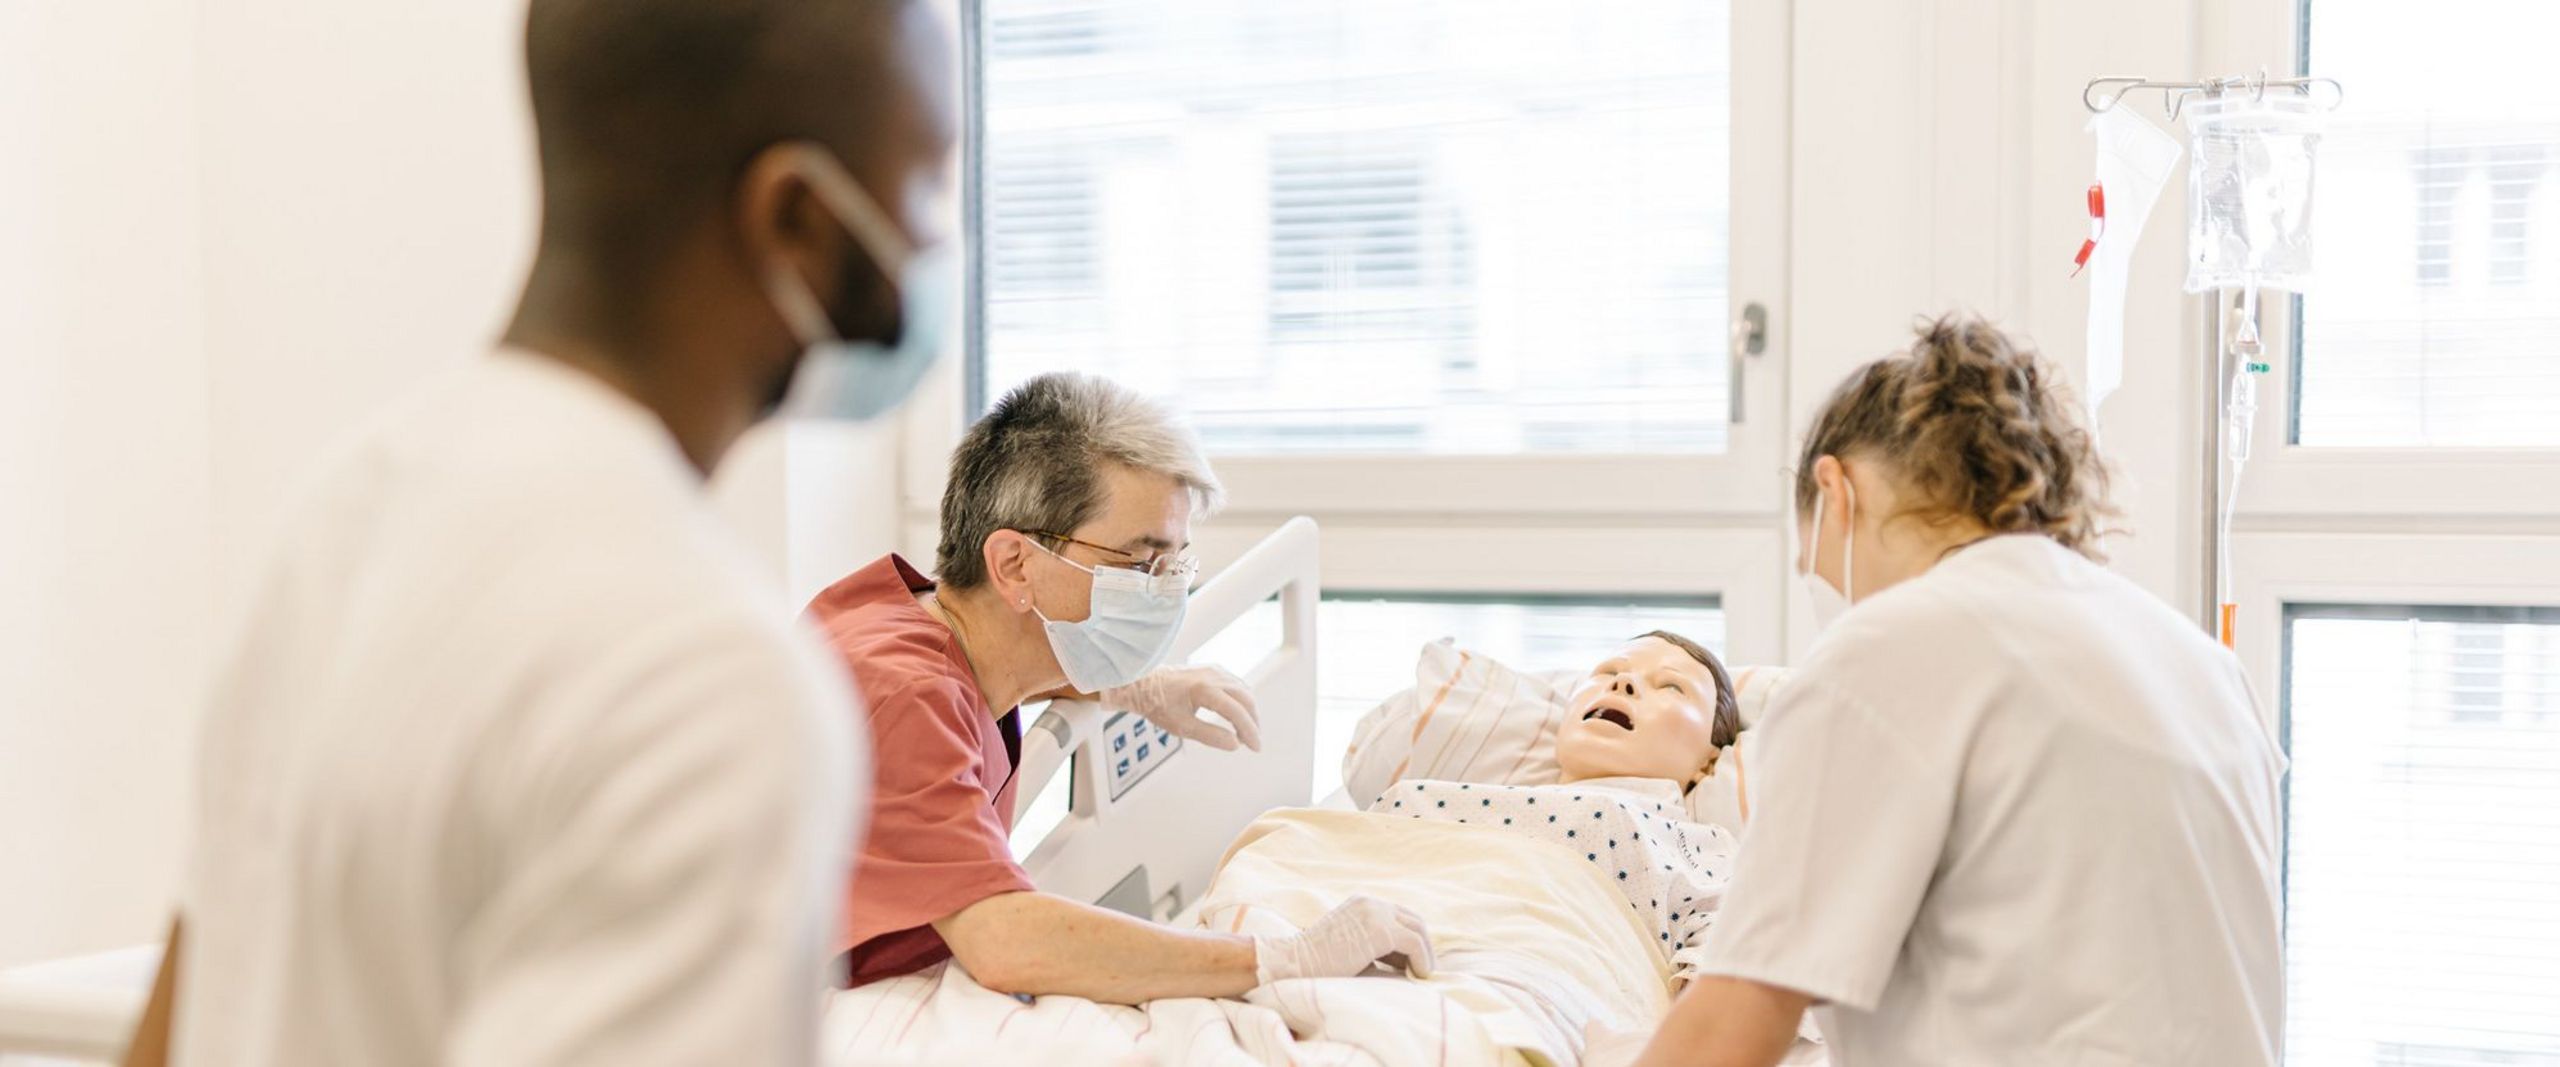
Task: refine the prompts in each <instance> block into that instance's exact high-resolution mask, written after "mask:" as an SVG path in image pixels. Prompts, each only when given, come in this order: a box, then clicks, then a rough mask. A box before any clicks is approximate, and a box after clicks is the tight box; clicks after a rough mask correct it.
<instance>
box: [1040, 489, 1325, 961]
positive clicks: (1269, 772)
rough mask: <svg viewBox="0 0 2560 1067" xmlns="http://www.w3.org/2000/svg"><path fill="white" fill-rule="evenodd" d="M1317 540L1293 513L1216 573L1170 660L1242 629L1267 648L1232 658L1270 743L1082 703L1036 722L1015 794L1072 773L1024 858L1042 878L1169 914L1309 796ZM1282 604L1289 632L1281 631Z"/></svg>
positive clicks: (1199, 594) (1080, 893)
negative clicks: (1254, 828) (1213, 738)
mask: <svg viewBox="0 0 2560 1067" xmlns="http://www.w3.org/2000/svg"><path fill="white" fill-rule="evenodd" d="M1316 540H1317V539H1316V524H1315V520H1313V519H1309V518H1305V517H1303V516H1302V517H1299V518H1294V519H1291V520H1289V521H1288V522H1287V523H1286V524H1284V525H1282V526H1281V527H1280V529H1278V530H1277V531H1274V532H1273V533H1272V534H1271V536H1269V537H1266V538H1264V539H1263V540H1262V542H1261V543H1260V544H1257V545H1255V546H1254V547H1253V548H1252V549H1251V550H1249V551H1247V552H1246V553H1245V554H1244V555H1243V556H1242V557H1240V558H1238V559H1237V560H1236V561H1235V563H1233V564H1232V565H1230V566H1228V567H1227V568H1226V569H1225V570H1223V571H1220V572H1219V573H1218V574H1217V576H1216V577H1214V578H1212V579H1211V580H1210V581H1209V582H1207V583H1206V584H1204V585H1202V586H1201V587H1200V588H1199V589H1198V590H1197V591H1195V592H1194V593H1193V594H1192V596H1191V608H1190V612H1189V614H1188V615H1187V616H1186V617H1185V618H1184V621H1183V626H1182V634H1181V636H1180V637H1179V638H1178V639H1177V640H1176V642H1175V644H1174V648H1173V653H1172V656H1171V657H1170V658H1169V659H1168V662H1172V663H1187V662H1197V660H1195V659H1194V657H1195V656H1197V655H1198V654H1199V653H1201V652H1202V651H1203V650H1204V649H1206V648H1208V647H1210V646H1211V645H1212V644H1213V643H1214V644H1215V645H1217V646H1218V647H1220V648H1221V649H1234V648H1235V647H1236V646H1237V644H1238V640H1239V639H1245V640H1249V641H1251V642H1252V644H1253V645H1255V646H1259V647H1257V648H1255V649H1254V650H1253V652H1251V653H1248V654H1247V655H1246V656H1244V657H1243V658H1242V659H1241V660H1236V659H1233V658H1231V657H1221V658H1222V659H1226V660H1227V662H1228V663H1229V665H1230V667H1231V669H1234V670H1236V673H1237V674H1238V675H1240V676H1242V677H1243V678H1244V680H1245V682H1246V684H1248V685H1250V686H1252V687H1253V695H1254V703H1255V706H1256V708H1257V710H1258V711H1259V712H1260V718H1261V724H1262V751H1261V752H1259V753H1255V752H1247V751H1242V750H1239V751H1235V752H1220V751H1217V750H1215V749H1212V748H1208V747H1206V746H1203V745H1198V744H1184V743H1180V742H1179V741H1178V739H1168V738H1166V737H1165V736H1164V735H1163V734H1162V733H1161V732H1159V731H1157V730H1156V729H1155V728H1154V727H1153V726H1150V725H1148V724H1147V723H1146V722H1145V721H1144V720H1142V719H1139V718H1138V717H1137V716H1134V715H1130V714H1127V713H1125V712H1113V711H1110V710H1108V709H1105V708H1102V707H1100V706H1098V705H1095V704H1092V703H1087V702H1081V701H1078V702H1068V701H1059V702H1056V703H1053V704H1051V705H1050V706H1049V708H1048V710H1047V712H1046V713H1044V714H1042V715H1041V716H1040V717H1039V719H1038V720H1037V721H1036V722H1034V723H1033V724H1032V726H1031V728H1029V729H1027V730H1025V731H1024V733H1023V746H1022V770H1021V781H1020V783H1019V784H1018V786H1017V787H1016V792H1015V795H1016V796H1017V797H1018V798H1019V803H1020V804H1021V805H1023V806H1024V807H1025V814H1026V816H1027V815H1029V814H1030V813H1029V811H1028V808H1029V807H1030V806H1031V805H1033V804H1035V803H1036V800H1035V798H1038V797H1040V796H1041V795H1042V793H1043V791H1044V789H1046V788H1047V787H1049V786H1050V785H1052V784H1053V782H1054V780H1055V778H1056V776H1057V775H1059V774H1061V773H1065V774H1067V775H1068V776H1069V780H1068V786H1067V810H1066V812H1065V813H1064V817H1063V818H1060V819H1058V821H1057V823H1056V827H1055V828H1054V829H1052V830H1050V831H1049V832H1048V833H1047V835H1046V836H1045V837H1041V838H1040V839H1039V840H1038V843H1037V844H1035V845H1032V846H1030V851H1029V853H1028V854H1027V855H1025V856H1024V857H1023V867H1024V869H1025V870H1027V871H1029V872H1030V874H1031V878H1032V881H1033V882H1034V883H1035V884H1037V885H1039V887H1040V888H1041V889H1042V890H1044V891H1047V892H1051V893H1056V894H1059V895H1061V896H1065V897H1070V898H1073V899H1076V900H1082V901H1087V902H1090V903H1096V904H1102V905H1104V906H1107V907H1113V908H1117V909H1119V910H1121V911H1124V912H1128V913H1130V914H1133V915H1139V916H1142V917H1147V918H1153V919H1158V920H1162V919H1168V918H1171V917H1172V916H1173V915H1174V913H1176V912H1179V911H1180V910H1182V909H1183V908H1184V907H1186V906H1188V905H1189V904H1190V903H1191V902H1192V901H1193V900H1196V899H1198V898H1199V896H1200V894H1201V893H1202V892H1204V891H1206V890H1207V888H1208V884H1209V877H1210V875H1212V874H1213V873H1215V871H1216V867H1217V862H1218V857H1219V856H1221V855H1223V854H1225V852H1226V848H1227V845H1228V843H1229V842H1230V841H1232V840H1234V838H1235V835H1236V833H1237V832H1238V831H1241V830H1243V829H1244V827H1245V825H1246V824H1247V823H1250V822H1252V821H1253V820H1254V819H1256V818H1259V817H1260V816H1261V815H1262V814H1263V813H1264V812H1266V811H1269V810H1271V809H1273V808H1278V807H1299V806H1304V805H1306V804H1307V803H1308V801H1309V800H1310V797H1309V791H1310V789H1311V784H1310V783H1311V781H1312V779H1313V776H1314V771H1315V712H1316V606H1317V600H1318V585H1317V581H1318V578H1317V568H1316V563H1317V555H1316ZM1275 610H1276V612H1277V614H1278V622H1279V626H1278V628H1277V629H1278V634H1277V639H1276V641H1275V640H1273V639H1271V638H1270V637H1269V636H1268V634H1269V632H1270V630H1271V627H1270V620H1271V615H1272V613H1273V612H1274V611H1275ZM1248 664H1249V665H1248ZM1168 741H1171V745H1170V747H1168ZM1022 829H1023V830H1033V829H1035V828H1034V827H1032V826H1030V825H1028V824H1026V825H1025V826H1024V827H1022ZM1017 844H1019V841H1018V842H1017Z"/></svg>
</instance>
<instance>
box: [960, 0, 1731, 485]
mask: <svg viewBox="0 0 2560 1067" xmlns="http://www.w3.org/2000/svg"><path fill="white" fill-rule="evenodd" d="M979 7H980V12H979V14H980V17H979V22H980V32H981V33H982V34H983V40H984V42H985V46H984V52H983V55H984V64H983V74H982V79H983V81H982V85H983V93H982V95H981V105H982V107H983V123H982V129H983V131H984V141H985V151H984V154H983V157H982V176H981V178H980V179H979V183H978V185H979V190H980V197H981V200H980V203H981V216H982V219H983V227H982V230H983V232H982V233H981V234H979V240H980V242H981V243H980V250H981V253H982V261H983V264H984V288H983V292H982V296H983V299H984V301H985V304H984V307H985V329H984V332H983V336H982V337H981V345H982V348H983V359H984V363H983V370H984V377H983V381H984V383H985V390H986V392H987V393H989V394H991V395H992V394H999V393H1001V392H1002V391H1003V390H1004V389H1006V388H1008V387H1010V386H1011V385H1013V384H1015V383H1017V382H1019V381H1021V380H1023V379H1024V378H1027V377H1029V376H1031V375H1034V374H1037V373H1040V372H1043V371H1047V370H1052V369H1056V368H1060V367H1075V368H1077V369H1080V370H1086V371H1093V372H1098V373H1103V374H1107V375H1110V376H1112V377H1114V378H1116V379H1119V380H1121V381H1124V382H1127V383H1129V384H1132V385H1135V386H1137V387H1139V388H1142V389H1145V390H1147V391H1148V392H1151V393H1156V394H1160V395H1170V396H1179V397H1180V398H1181V400H1182V403H1183V405H1184V407H1185V408H1186V409H1187V410H1188V411H1189V412H1190V414H1191V415H1192V418H1193V420H1194V422H1195V424H1196V425H1197V426H1198V427H1199V429H1200V431H1201V433H1202V436H1203V438H1204V439H1205V440H1206V441H1207V442H1208V443H1209V445H1210V446H1211V447H1212V449H1213V450H1215V451H1217V452H1220V453H1223V454H1231V455H1235V454H1260V455H1275V454H1276V455H1288V454H1310V453H1313V454H1323V453H1345V452H1356V453H1371V454H1378V453H1385V454H1418V455H1435V454H1463V455H1509V454H1520V453H1594V452H1600V453H1689V454H1717V453H1722V452H1724V451H1726V449H1727V447H1728V444H1729V442H1728V439H1727V431H1726V427H1727V423H1726V417H1725V415H1726V410H1727V407H1728V401H1729V398H1728V388H1729V386H1730V379H1731V376H1732V371H1731V368H1730V366H1729V364H1728V358H1727V345H1728V342H1727V334H1726V325H1725V324H1726V322H1727V319H1728V310H1727V292H1728V290H1729V287H1730V286H1729V275H1730V270H1729V245H1730V242H1729V240H1728V236H1729V235H1728V233H1727V212H1726V205H1727V201H1728V199H1729V196H1728V188H1729V186H1730V177H1729V171H1730V161H1731V157H1732V152H1731V150H1730V145H1729V142H1730V140H1731V137H1730V127H1731V120H1730V116H1729V114H1728V112H1729V108H1730V101H1731V98H1732V92H1731V87H1730V82H1731V73H1730V71H1729V69H1728V66H1729V64H1728V56H1729V55H1730V54H1731V52H1732V48H1731V43H1730V42H1731V37H1732V33H1733V30H1732V19H1731V15H1730V9H1729V6H1728V4H1727V3H1724V2H1700V0H1628V2H1622V3H1613V4H1609V5H1604V6H1601V7H1592V6H1588V5H1571V4H1561V5H1560V4H1551V3H1536V2H1531V0H1500V2H1491V3H1483V4H1467V5H1446V4H1436V3H1420V2H1416V0H1310V2H1303V3H1289V4H1270V3H1262V2H1258V0H1153V2H1149V0H1085V2H1081V3H1078V2H1069V0H983V3H981V4H980V5H979ZM1558 42H1568V45H1567V46H1561V47H1560V46H1559V45H1558ZM983 400H984V398H981V402H983Z"/></svg>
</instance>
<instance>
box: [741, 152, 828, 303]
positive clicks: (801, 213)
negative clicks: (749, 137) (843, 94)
mask: <svg viewBox="0 0 2560 1067" xmlns="http://www.w3.org/2000/svg"><path fill="white" fill-rule="evenodd" d="M815 151H819V149H817V148H815V147H813V146H811V145H809V144H806V143H803V142H785V143H782V144H775V145H768V146H766V147H765V148H764V150H762V151H760V152H757V153H756V154H755V155H754V156H753V157H751V158H750V159H748V161H747V166H746V169H745V171H744V172H743V173H741V174H740V175H739V177H738V184H737V186H736V192H735V194H734V198H733V201H732V205H731V207H732V210H733V211H734V212H735V216H734V217H733V218H732V219H731V220H730V222H731V224H732V225H734V226H736V227H737V232H738V240H739V243H740V244H741V245H743V246H744V247H745V249H746V253H747V258H748V262H749V263H751V264H753V265H754V268H755V269H757V270H766V269H770V268H772V267H775V266H782V267H784V268H786V269H790V270H795V271H798V272H799V273H800V276H801V277H802V278H804V279H806V280H807V281H808V282H809V286H810V289H811V291H813V292H819V293H825V292H832V291H834V288H835V284H836V278H835V277H834V274H833V272H834V271H835V270H836V262H835V256H834V252H835V242H837V241H840V240H842V239H843V238H842V237H841V236H840V235H839V234H837V233H836V232H835V226H834V223H833V217H832V216H830V215H828V214H827V210H826V208H825V206H824V205H822V204H820V203H819V202H818V199H817V195H816V194H815V193H814V192H812V191H811V190H810V188H809V181H808V179H807V178H806V177H805V176H804V171H803V168H804V167H805V166H806V165H807V161H806V159H805V157H806V156H807V155H808V154H809V153H811V152H815Z"/></svg>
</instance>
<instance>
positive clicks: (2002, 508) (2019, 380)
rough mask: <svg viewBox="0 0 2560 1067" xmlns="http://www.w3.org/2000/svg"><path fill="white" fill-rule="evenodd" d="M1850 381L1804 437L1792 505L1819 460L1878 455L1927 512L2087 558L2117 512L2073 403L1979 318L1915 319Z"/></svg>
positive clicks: (1805, 491)
mask: <svg viewBox="0 0 2560 1067" xmlns="http://www.w3.org/2000/svg"><path fill="white" fill-rule="evenodd" d="M1913 332H1914V333H1915V334H1916V337H1917V339H1916V341H1915V342H1914V343H1913V344H1912V346H1911V347H1910V349H1909V350H1907V351H1906V352H1904V353H1901V354H1899V355H1895V356H1890V357H1887V358H1885V359H1881V360H1877V361H1876V362H1874V363H1871V364H1868V365H1867V366H1866V367H1863V368H1861V369H1860V370H1859V371H1858V372H1857V373H1855V374H1853V375H1851V376H1850V379H1849V381H1847V382H1845V383H1843V384H1842V386H1841V387H1840V389H1839V390H1838V391H1836V392H1834V393H1833V394H1832V396H1831V399H1830V400H1829V401H1828V402H1826V403H1825V404H1824V406H1823V410H1822V414H1821V415H1820V416H1819V417H1818V418H1817V419H1816V420H1815V422H1814V430H1813V432H1812V433H1811V434H1808V435H1807V436H1806V439H1805V453H1804V461H1803V463H1802V464H1801V465H1800V467H1799V473H1798V479H1799V480H1798V484H1797V502H1798V507H1799V509H1802V508H1803V507H1805V506H1807V505H1809V504H1810V502H1811V498H1812V495H1813V492H1814V490H1813V486H1812V484H1811V480H1812V469H1813V463H1814V461H1815V460H1817V459H1819V458H1821V457H1822V456H1825V455H1835V456H1845V455H1849V454H1853V453H1855V454H1862V455H1866V456H1868V457H1870V458H1882V459H1884V460H1885V461H1886V462H1887V463H1888V464H1889V465H1890V466H1891V467H1893V468H1894V470H1895V472H1896V473H1897V474H1899V475H1900V476H1901V480H1902V481H1904V482H1905V483H1907V484H1908V487H1909V488H1910V489H1911V490H1912V491H1913V495H1914V496H1915V498H1916V499H1917V501H1919V503H1918V504H1916V505H1915V507H1917V508H1918V509H1919V510H1921V511H1922V512H1924V513H1925V514H1927V515H1928V516H1929V517H1931V518H1934V519H1941V520H1943V519H1948V518H1964V519H1969V520H1971V521H1973V522H1975V523H1978V524H1980V525H1981V526H1983V527H1985V528H1987V529H1989V530H1991V531H1993V532H1995V533H2041V534H2044V535H2046V536H2049V537H2051V538H2053V539H2054V540H2056V541H2059V542H2061V543H2062V544H2064V545H2066V546H2068V547H2070V548H2072V549H2074V550H2076V551H2079V552H2080V553H2082V554H2084V555H2087V556H2089V557H2091V558H2102V557H2101V556H2100V553H2099V551H2098V545H2097V542H2098V539H2099V537H2100V536H2101V535H2102V534H2103V533H2105V532H2106V529H2107V527H2108V523H2109V522H2110V521H2111V520H2112V519H2113V518H2114V516H2115V514H2116V511H2115V508H2114V506H2113V505H2112V504H2111V503H2110V502H2109V501H2108V499H2107V482H2108V473H2107V469H2106V465H2105V463H2104V462H2103V461H2101V460H2100V458H2099V456H2098V453H2097V446H2096V442H2095V440H2094V439H2093V438H2092V437H2091V435H2090V433H2089V431H2088V428H2087V427H2086V426H2085V425H2083V424H2082V422H2081V420H2080V408H2079V404H2078V402H2077V401H2076V400H2075V399H2073V397H2072V394H2071V391H2070V389H2069V388H2068V387H2067V386H2066V385H2065V384H2064V383H2063V381H2062V379H2061V378H2060V376H2059V375H2057V374H2055V373H2054V372H2053V368H2052V367H2051V366H2050V365H2049V364H2047V363H2046V362H2045V360H2044V357H2042V356H2040V355H2038V354H2037V353H2036V352H2035V350H2034V349H2033V348H2031V347H2028V346H2027V345H2026V344H2024V343H2022V342H2020V341H2018V340H2016V339H2014V338H2012V337H2011V336H2010V335H2009V334H2008V333H2006V332H2004V331H2002V330H2001V329H2000V328H1998V327H1996V326H1993V325H1992V324H1990V323H1989V322H1986V321H1984V320H1982V319H1980V318H1978V317H1975V316H1971V315H1946V316H1941V317H1939V318H1936V319H1929V320H1924V321H1922V322H1921V323H1920V324H1919V325H1918V327H1917V328H1916V329H1915V330H1914V331H1913Z"/></svg>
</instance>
